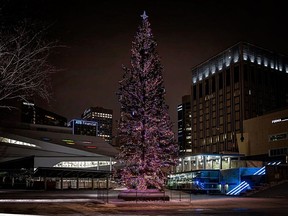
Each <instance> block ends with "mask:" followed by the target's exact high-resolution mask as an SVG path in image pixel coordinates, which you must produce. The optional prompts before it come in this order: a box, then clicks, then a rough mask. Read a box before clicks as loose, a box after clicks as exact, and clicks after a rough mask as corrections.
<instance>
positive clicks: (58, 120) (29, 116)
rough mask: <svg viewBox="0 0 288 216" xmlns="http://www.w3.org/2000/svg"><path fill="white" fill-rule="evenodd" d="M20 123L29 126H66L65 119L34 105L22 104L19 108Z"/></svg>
mask: <svg viewBox="0 0 288 216" xmlns="http://www.w3.org/2000/svg"><path fill="white" fill-rule="evenodd" d="M21 122H23V123H29V124H40V125H51V126H60V127H66V126H67V118H65V117H63V116H60V115H58V114H56V113H53V112H50V111H47V110H45V109H42V108H40V107H38V106H36V105H35V104H34V103H30V102H23V103H22V107H21Z"/></svg>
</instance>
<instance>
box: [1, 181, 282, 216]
mask: <svg viewBox="0 0 288 216" xmlns="http://www.w3.org/2000/svg"><path fill="white" fill-rule="evenodd" d="M273 191H276V192H275V193H273V192H271V191H269V190H267V191H263V192H262V195H261V193H258V194H257V195H256V194H255V196H253V197H231V196H225V195H206V194H198V195H194V194H187V193H184V192H179V191H166V192H165V193H166V194H168V195H169V196H170V197H172V199H171V200H170V201H154V202H140V201H137V202H136V201H129V202H127V201H123V200H119V199H117V195H118V193H119V191H114V190H110V191H108V192H107V191H101V192H99V191H92V190H87V191H84V190H82V191H81V190H80V191H72V190H70V191H24V190H22V191H19V190H18V191H11V190H9V191H7V190H6V191H4V190H2V191H0V215H1V216H2V215H7V214H8V213H9V214H16V215H19V214H22V215H23V214H24V215H25V214H26V215H57V216H60V215H63V216H67V215H72V216H76V215H86V216H90V215H91V216H92V215H206V216H207V215H218V216H219V215H232V214H233V215H234V216H235V215H264V216H265V215H287V212H288V205H287V203H288V202H287V201H288V196H286V194H287V195H288V193H287V185H286V184H284V185H281V186H279V187H278V188H274V189H273ZM280 192H282V193H280ZM106 195H108V196H106Z"/></svg>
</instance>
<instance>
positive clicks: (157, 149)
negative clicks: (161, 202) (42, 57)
mask: <svg viewBox="0 0 288 216" xmlns="http://www.w3.org/2000/svg"><path fill="white" fill-rule="evenodd" d="M141 17H142V18H143V19H142V24H141V25H140V27H139V29H138V32H137V34H136V36H135V39H134V41H133V42H132V49H131V52H132V54H131V67H130V68H127V67H124V66H123V69H124V75H123V79H122V80H121V81H120V82H119V83H120V87H119V91H118V96H119V102H120V104H121V117H120V121H119V126H118V135H119V140H120V145H121V147H120V153H119V155H118V160H119V162H120V163H121V164H122V165H123V167H124V168H123V169H122V171H121V180H122V181H123V182H124V183H125V184H126V186H127V187H128V188H135V189H137V190H146V189H147V188H157V189H163V187H164V186H165V180H166V178H167V174H168V173H169V170H170V167H171V166H172V165H175V162H176V154H177V152H178V147H177V145H176V142H175V138H174V133H173V131H172V123H171V121H170V117H169V114H168V106H167V105H166V103H165V88H164V82H163V76H162V71H163V67H162V65H161V63H160V58H159V56H158V53H157V51H156V47H157V44H156V42H155V40H154V37H153V35H152V32H151V28H150V23H149V21H148V16H147V15H146V13H145V12H144V14H143V15H142V16H141Z"/></svg>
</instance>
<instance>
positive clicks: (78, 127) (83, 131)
mask: <svg viewBox="0 0 288 216" xmlns="http://www.w3.org/2000/svg"><path fill="white" fill-rule="evenodd" d="M68 127H71V128H72V131H73V134H78V135H87V136H97V135H98V123H97V122H95V121H87V120H82V119H72V120H71V121H70V122H69V123H68Z"/></svg>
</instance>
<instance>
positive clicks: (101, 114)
mask: <svg viewBox="0 0 288 216" xmlns="http://www.w3.org/2000/svg"><path fill="white" fill-rule="evenodd" d="M82 119H85V120H89V121H96V122H97V123H98V136H99V137H102V138H103V139H104V140H105V141H107V142H108V143H110V144H112V129H113V110H111V109H105V108H103V107H90V108H88V109H86V110H85V111H84V113H83V114H82Z"/></svg>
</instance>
